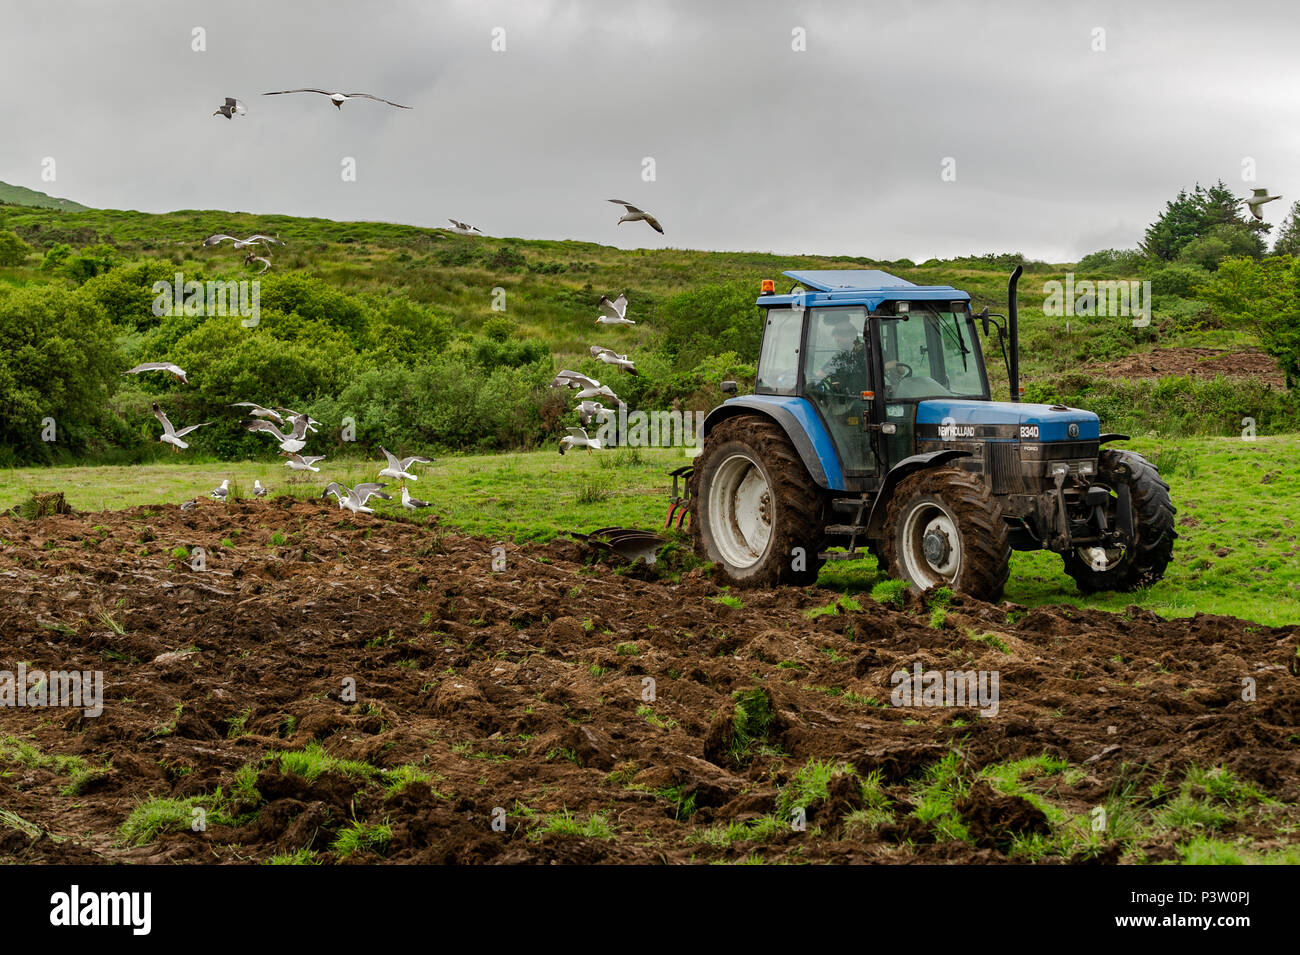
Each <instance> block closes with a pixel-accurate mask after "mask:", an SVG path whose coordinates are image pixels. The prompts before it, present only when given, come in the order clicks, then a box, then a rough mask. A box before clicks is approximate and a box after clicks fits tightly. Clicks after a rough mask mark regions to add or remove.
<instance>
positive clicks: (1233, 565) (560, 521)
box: [0, 436, 1300, 625]
mask: <svg viewBox="0 0 1300 955" xmlns="http://www.w3.org/2000/svg"><path fill="white" fill-rule="evenodd" d="M1130 444H1131V446H1132V448H1133V449H1134V450H1137V451H1140V452H1141V453H1143V454H1145V455H1147V456H1148V457H1149V458H1151V459H1152V460H1154V461H1155V462H1156V463H1157V464H1158V465H1159V467H1160V470H1161V473H1162V474H1163V475H1164V476H1165V478H1166V480H1167V481H1168V482H1169V484H1170V486H1171V488H1172V492H1173V498H1174V503H1175V505H1176V506H1177V508H1178V532H1179V535H1180V538H1179V541H1178V544H1177V546H1176V548H1175V551H1174V561H1173V563H1172V564H1171V565H1170V567H1169V570H1168V572H1167V574H1166V576H1165V579H1164V580H1162V581H1161V582H1160V583H1158V584H1156V585H1155V586H1153V587H1150V588H1148V589H1146V590H1143V591H1139V592H1137V593H1132V594H1113V595H1098V596H1094V597H1086V598H1085V597H1083V596H1081V595H1080V594H1079V593H1078V592H1077V591H1076V590H1075V587H1074V583H1073V581H1071V580H1070V578H1069V577H1067V576H1066V575H1065V574H1064V572H1063V571H1062V570H1061V562H1060V559H1059V558H1057V557H1055V556H1054V555H1050V554H1042V553H1024V554H1015V555H1014V556H1013V558H1012V573H1011V580H1010V583H1009V584H1008V586H1007V590H1006V598H1007V599H1008V600H1011V601H1014V602H1016V603H1022V604H1026V605H1040V604H1059V603H1070V604H1078V605H1081V606H1082V605H1086V606H1092V607H1098V608H1102V609H1107V610H1122V609H1124V608H1125V607H1127V606H1129V605H1131V604H1137V605H1138V606H1141V607H1143V608H1146V609H1149V610H1152V611H1154V612H1156V613H1158V614H1161V615H1162V616H1174V617H1177V616H1190V615H1192V614H1194V613H1196V612H1198V611H1202V612H1206V613H1223V614H1233V615H1236V616H1240V617H1244V618H1246V619H1250V620H1255V621H1258V622H1260V623H1265V624H1270V625H1282V624H1289V623H1297V622H1300V541H1298V538H1297V528H1296V526H1295V522H1296V521H1297V520H1300V436H1281V437H1260V438H1259V439H1258V440H1256V441H1243V440H1241V439H1239V438H1238V439H1233V438H1200V439H1190V438H1168V439H1162V438H1151V437H1148V438H1142V439H1138V440H1135V441H1133V442H1131V443H1130ZM686 461H687V458H685V456H684V454H683V452H682V451H681V450H680V449H676V450H670V449H639V450H634V449H623V450H620V451H614V452H604V453H596V454H587V453H583V452H578V453H571V454H567V455H564V456H563V457H561V456H560V455H558V454H556V453H555V452H554V451H539V452H533V453H519V454H497V455H476V456H457V457H446V458H441V459H438V460H436V461H435V462H434V463H433V464H430V465H425V466H423V467H421V468H419V471H418V473H419V474H420V480H419V481H418V482H417V483H415V484H413V485H411V490H412V493H413V494H414V495H415V496H417V497H421V498H424V499H426V500H428V501H430V502H431V503H432V504H433V505H434V508H433V510H434V511H435V513H436V514H437V515H438V520H439V521H440V523H441V524H442V525H443V526H446V527H450V528H455V529H457V530H461V531H464V532H467V533H470V534H475V535H481V536H484V537H492V538H511V539H514V540H517V541H527V540H547V539H550V538H551V537H554V536H555V535H556V534H558V533H561V532H563V531H565V530H572V531H589V530H593V529H595V528H597V527H602V526H608V525H623V526H637V527H645V528H654V527H658V526H660V525H661V524H662V521H663V517H664V514H665V512H666V508H667V505H668V497H667V493H668V489H669V486H670V484H671V479H669V478H667V477H666V472H667V471H669V470H670V469H672V468H675V467H678V466H680V465H681V464H683V463H685V462H686ZM325 464H326V465H327V466H326V467H325V468H324V470H323V471H322V472H321V474H319V475H311V476H310V479H308V480H296V479H295V478H296V477H297V476H295V475H292V474H291V472H289V471H288V470H287V469H286V468H284V467H283V466H282V465H280V464H278V463H275V462H272V463H264V462H260V461H258V462H254V461H245V462H237V463H224V462H215V461H214V462H211V463H206V464H192V463H184V464H181V463H177V464H175V465H172V464H158V465H150V466H143V467H94V468H44V469H42V468H24V469H13V470H5V471H0V507H4V508H8V507H12V506H13V505H14V504H17V503H18V502H20V501H21V500H23V499H25V498H26V497H27V496H28V495H29V494H30V493H32V492H34V491H48V490H61V491H63V492H64V493H65V494H66V496H67V498H68V500H69V502H70V503H71V504H72V505H73V507H75V508H77V509H79V510H91V511H94V510H103V509H115V508H121V507H129V506H133V505H142V504H156V503H160V502H169V503H180V502H181V501H184V500H187V499H189V498H191V497H201V496H204V495H206V493H207V492H208V490H210V489H211V488H213V487H215V486H216V485H217V484H219V483H220V482H221V480H222V479H223V478H228V479H230V481H231V482H232V486H233V487H234V488H235V489H236V492H237V493H238V494H240V495H242V496H248V495H249V494H251V488H252V486H253V481H254V479H260V480H261V481H262V483H263V484H264V485H267V486H268V487H269V488H271V493H272V494H278V493H292V494H298V495H309V494H318V493H319V489H320V488H321V487H323V486H324V485H325V484H326V483H327V482H328V481H330V480H338V481H341V482H343V483H345V484H349V485H350V484H354V483H356V482H358V481H362V480H373V479H374V475H375V474H376V472H377V471H378V470H379V468H380V467H381V464H379V463H377V462H376V463H370V462H364V461H359V460H353V461H348V460H342V461H338V462H334V465H333V466H332V467H330V466H328V465H329V464H330V462H328V461H327V462H325ZM372 504H376V505H377V506H379V507H380V510H381V512H382V511H383V510H384V509H388V510H392V509H393V508H392V506H391V505H385V504H383V502H378V501H372ZM211 506H219V505H215V504H213V505H211ZM879 579H880V573H879V571H878V570H877V568H876V567H875V562H874V561H873V560H871V559H867V560H865V561H854V562H845V563H839V564H832V565H830V566H828V567H827V568H826V569H825V570H823V572H822V576H821V580H820V582H821V584H822V585H823V586H827V587H833V588H835V589H838V590H844V591H861V590H869V589H870V588H871V587H872V586H874V584H875V583H877V582H878V581H879Z"/></svg>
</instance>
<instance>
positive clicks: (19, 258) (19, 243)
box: [0, 232, 32, 265]
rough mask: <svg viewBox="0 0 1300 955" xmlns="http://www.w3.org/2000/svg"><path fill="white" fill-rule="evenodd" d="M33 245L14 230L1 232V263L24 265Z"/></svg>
mask: <svg viewBox="0 0 1300 955" xmlns="http://www.w3.org/2000/svg"><path fill="white" fill-rule="evenodd" d="M31 250H32V247H31V246H30V245H28V244H27V243H26V242H24V241H23V240H22V239H20V238H18V236H16V235H15V234H14V233H12V232H0V265H22V264H23V261H24V260H25V259H26V258H27V253H28V252H30V251H31Z"/></svg>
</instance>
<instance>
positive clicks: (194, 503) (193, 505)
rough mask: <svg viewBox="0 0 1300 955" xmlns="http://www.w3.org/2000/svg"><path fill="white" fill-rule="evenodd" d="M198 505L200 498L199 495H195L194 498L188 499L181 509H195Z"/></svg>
mask: <svg viewBox="0 0 1300 955" xmlns="http://www.w3.org/2000/svg"><path fill="white" fill-rule="evenodd" d="M198 506H199V499H198V498H197V497H193V498H190V499H189V500H188V501H186V502H185V503H184V504H182V505H181V510H182V511H192V510H194V508H196V507H198Z"/></svg>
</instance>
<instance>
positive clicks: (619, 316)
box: [551, 199, 663, 454]
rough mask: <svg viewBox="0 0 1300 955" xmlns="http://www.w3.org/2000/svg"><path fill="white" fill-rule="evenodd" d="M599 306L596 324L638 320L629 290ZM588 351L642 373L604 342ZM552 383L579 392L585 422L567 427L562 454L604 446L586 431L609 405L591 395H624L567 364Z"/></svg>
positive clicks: (580, 416)
mask: <svg viewBox="0 0 1300 955" xmlns="http://www.w3.org/2000/svg"><path fill="white" fill-rule="evenodd" d="M610 201H611V202H617V201H618V200H616V199H611V200H610ZM624 205H626V203H624ZM628 212H629V215H631V214H632V213H634V212H635V213H637V214H638V216H645V213H643V212H641V210H640V209H637V208H636V207H635V206H628ZM646 218H647V220H648V221H649V222H650V224H651V225H653V226H654V227H655V228H656V229H658V228H659V224H658V223H657V222H655V221H654V220H653V218H650V217H646ZM627 219H628V217H627V216H624V217H623V219H621V220H619V221H625V220H627ZM659 231H660V232H662V231H663V230H662V229H660V230H659ZM599 307H600V315H599V316H597V318H596V324H597V325H635V324H636V322H634V321H632V320H631V319H630V318H628V317H627V293H626V292H623V293H621V294H620V295H619V297H618V298H616V299H614V300H613V301H611V300H610V298H609V296H607V295H602V296H601V297H600V306H599ZM587 351H588V353H589V354H590V355H591V357H592V358H594V359H596V360H597V361H599V362H602V363H604V364H606V365H611V366H613V367H614V368H617V369H618V370H619V371H623V372H626V373H627V374H629V375H638V376H639V375H640V372H638V371H637V370H636V362H634V361H633V360H632V359H630V358H628V356H627V355H625V354H622V353H620V352H616V351H614V349H612V348H605V347H604V346H601V345H592V346H591V347H590V348H588V349H587ZM551 387H552V388H569V389H572V390H574V391H576V392H577V394H576V395H575V396H574V397H575V398H576V399H577V401H578V405H577V407H576V409H575V410H576V411H577V412H578V420H579V421H581V422H582V427H581V428H566V429H565V430H566V431H567V432H568V433H567V434H566V435H565V436H564V437H563V438H561V439H560V454H564V453H565V452H566V451H570V450H572V449H573V448H586V449H587V450H588V452H590V451H599V450H600V449H601V442H600V439H599V438H593V437H591V436H590V435H589V434H587V426H588V425H590V424H591V422H592V421H593V420H594V419H595V418H596V417H597V416H598V415H601V414H607V413H609V410H610V409H608V408H606V407H605V406H604V405H603V404H601V403H600V402H599V401H594V400H592V399H595V398H608V399H609V400H610V401H612V402H613V403H614V404H615V405H620V404H622V401H621V399H620V398H619V397H618V395H616V394H615V393H614V390H613V389H612V388H610V387H609V386H608V385H602V384H601V383H600V382H599V381H597V380H596V379H595V378H592V377H591V376H590V375H584V374H583V373H582V372H580V371H573V370H571V369H568V368H565V369H563V370H562V371H560V373H559V374H557V375H556V376H555V378H554V379H552V381H551Z"/></svg>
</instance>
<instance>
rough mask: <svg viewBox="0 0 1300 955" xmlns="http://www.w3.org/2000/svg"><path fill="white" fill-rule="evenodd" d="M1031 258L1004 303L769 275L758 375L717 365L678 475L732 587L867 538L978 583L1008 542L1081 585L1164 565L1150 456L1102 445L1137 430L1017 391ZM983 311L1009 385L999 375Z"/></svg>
mask: <svg viewBox="0 0 1300 955" xmlns="http://www.w3.org/2000/svg"><path fill="white" fill-rule="evenodd" d="M1020 274H1021V269H1019V268H1017V269H1016V271H1015V272H1014V273H1013V275H1012V276H1011V280H1010V282H1009V284H1008V309H1007V316H1006V317H1004V316H1002V315H990V314H989V312H988V309H987V308H985V309H984V310H983V311H982V312H980V313H979V314H972V312H971V306H970V296H968V295H967V294H966V293H965V292H961V291H958V290H957V289H954V288H952V287H950V286H919V285H914V284H912V283H911V282H907V281H905V280H903V279H900V278H897V277H896V276H893V275H890V274H888V273H886V272H881V271H876V270H851V271H808V272H786V273H785V275H786V276H788V277H789V278H790V279H792V280H793V281H794V283H795V285H794V287H793V288H792V289H791V291H790V292H789V294H785V295H778V294H776V293H775V285H774V283H773V281H772V280H765V281H763V283H762V292H761V294H760V296H759V298H758V305H759V307H760V308H761V309H762V313H763V323H764V328H763V341H762V346H761V349H760V354H759V360H758V369H757V377H756V382H755V387H754V393H753V394H749V395H743V396H740V395H737V388H736V385H735V383H734V382H724V383H723V391H724V393H729V394H731V395H733V397H731V398H729V399H728V400H726V401H725V402H724V403H723V404H721V405H719V406H718V407H717V408H714V409H713V411H711V412H710V413H709V415H708V416H707V417H706V419H705V422H704V429H703V431H704V442H703V448H702V450H701V453H700V455H699V457H698V458H697V459H696V461H695V465H694V468H693V469H692V470H691V471H690V472H689V474H687V475H686V477H687V499H686V502H685V504H686V507H687V508H688V509H689V513H690V516H691V531H692V535H693V538H694V542H695V549H696V552H697V553H698V554H699V555H700V556H701V557H702V558H705V559H707V560H710V561H712V562H714V564H715V565H716V566H717V567H718V568H719V569H720V571H721V573H722V575H723V576H724V577H725V578H727V579H728V580H729V581H730V582H731V583H733V584H735V585H740V586H774V585H779V584H795V585H806V584H811V583H812V582H814V581H815V580H816V578H817V574H818V571H819V570H820V569H821V567H822V565H823V564H824V562H825V561H827V560H841V559H852V558H860V557H861V556H862V550H864V549H865V550H866V551H867V552H869V553H871V554H873V555H875V556H876V558H877V559H878V561H879V562H880V566H881V567H882V568H883V569H884V570H886V571H887V572H888V574H889V575H890V576H891V577H894V578H896V579H899V580H905V581H907V582H908V583H909V584H910V585H911V586H913V587H915V588H917V589H919V590H925V589H928V588H930V587H936V586H946V587H949V588H951V589H952V590H954V591H958V592H962V593H967V594H971V595H973V596H976V597H979V598H982V599H985V600H997V599H999V598H1000V596H1001V594H1002V589H1003V586H1004V584H1005V583H1006V580H1007V575H1008V572H1009V565H1010V557H1011V551H1012V550H1013V549H1014V550H1050V551H1052V552H1054V553H1057V554H1060V555H1061V557H1062V559H1063V560H1064V562H1065V570H1066V572H1067V573H1069V575H1070V576H1071V577H1073V578H1074V580H1075V582H1076V584H1077V585H1078V588H1079V590H1080V591H1083V592H1094V591H1103V590H1117V591H1124V590H1133V589H1135V588H1137V587H1140V586H1143V585H1146V584H1148V583H1151V582H1153V581H1156V580H1159V579H1160V577H1161V576H1162V575H1163V573H1164V570H1165V566H1166V565H1167V564H1168V563H1169V560H1170V558H1171V556H1172V554H1173V545H1174V538H1175V537H1176V536H1177V534H1176V532H1175V530H1174V506H1173V504H1172V502H1171V501H1170V496H1169V486H1168V485H1167V484H1165V482H1164V481H1162V480H1161V479H1160V475H1159V473H1158V472H1157V470H1156V468H1155V467H1154V465H1152V464H1151V463H1150V462H1149V461H1147V460H1146V459H1145V458H1143V457H1142V456H1140V455H1138V454H1134V453H1133V452H1130V451H1122V450H1116V449H1112V448H1108V447H1107V448H1104V449H1103V446H1105V445H1109V444H1112V443H1113V442H1116V441H1122V440H1125V439H1126V438H1127V436H1126V435H1122V434H1103V433H1102V432H1101V428H1100V421H1099V419H1098V417H1097V416H1096V415H1095V414H1093V413H1091V412H1089V411H1080V410H1077V409H1073V408H1066V407H1064V406H1062V405H1041V404H1027V403H1024V402H1022V401H1021V400H1020V398H1021V392H1022V390H1023V389H1021V387H1020V381H1019V378H1020V375H1019V331H1018V320H1017V307H1016V284H1017V282H1018V280H1019V278H1020ZM990 323H992V325H993V329H994V330H995V331H996V332H997V338H998V342H999V344H1000V345H1001V350H1002V352H1003V357H1004V360H1005V362H1006V366H1007V377H1008V379H1009V383H1010V392H1011V393H1010V401H994V400H993V399H992V396H991V394H990V392H989V379H988V375H987V373H986V369H985V364H984V357H983V352H982V350H981V347H980V338H979V336H978V335H977V334H976V331H977V328H978V327H982V329H983V332H984V335H985V337H986V338H989V336H990V334H991V333H990ZM990 340H991V339H990ZM1008 349H1009V352H1008ZM837 548H842V550H840V549H837ZM833 549H834V550H833Z"/></svg>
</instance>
